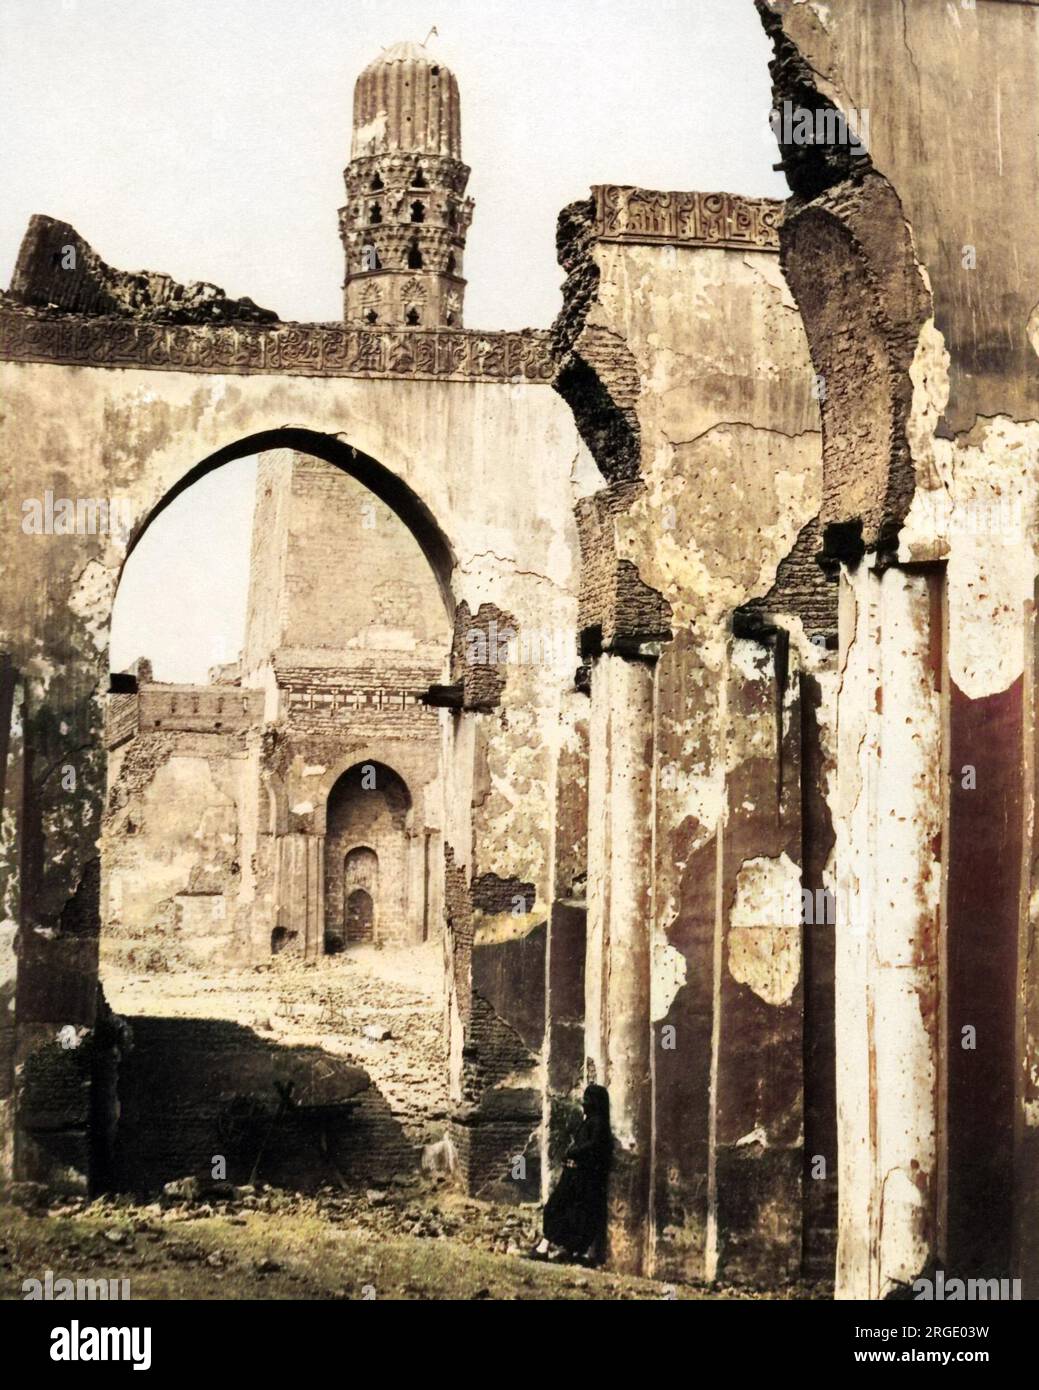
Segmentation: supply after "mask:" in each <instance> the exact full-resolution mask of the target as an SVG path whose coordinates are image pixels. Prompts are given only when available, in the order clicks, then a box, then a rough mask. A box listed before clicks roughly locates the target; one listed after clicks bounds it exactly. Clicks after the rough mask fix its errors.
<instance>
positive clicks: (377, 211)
mask: <svg viewBox="0 0 1039 1390" xmlns="http://www.w3.org/2000/svg"><path fill="white" fill-rule="evenodd" d="M368 221H369V223H370V224H371V225H372V226H373V227H374V226H376V225H377V224H378V223H380V222H381V221H382V207H381V206H380V205H379V204H378V203H372V205H371V208H370V209H369V212H368Z"/></svg>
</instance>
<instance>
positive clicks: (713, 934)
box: [555, 187, 836, 1282]
mask: <svg viewBox="0 0 1039 1390" xmlns="http://www.w3.org/2000/svg"><path fill="white" fill-rule="evenodd" d="M777 218H778V207H777V206H776V205H774V204H767V203H764V202H762V201H760V200H752V199H740V198H737V197H734V196H732V195H725V194H717V195H706V194H699V193H657V192H653V191H647V190H642V189H630V188H614V187H600V188H597V189H595V190H593V198H592V200H591V201H589V202H586V203H578V204H574V205H572V206H571V207H570V208H568V209H566V210H565V211H564V213H563V214H562V215H561V217H560V222H559V259H560V262H561V264H562V265H563V266H564V267H565V268H566V270H567V273H568V278H567V282H566V286H565V290H564V300H565V302H564V309H563V312H562V314H561V316H560V318H559V320H558V321H557V324H556V330H555V331H556V350H557V358H558V361H559V372H558V375H557V379H556V386H557V389H558V390H559V391H560V392H561V394H562V395H563V396H564V398H565V399H566V400H567V402H568V404H570V405H571V408H572V409H573V410H574V414H575V419H576V420H577V422H578V425H579V428H581V429H582V433H583V435H584V437H585V439H586V441H587V442H589V444H590V445H591V446H592V448H593V452H594V456H595V459H596V463H597V465H598V467H599V471H600V473H601V475H602V477H603V479H604V481H605V486H603V487H601V488H600V490H599V491H598V492H597V493H596V494H595V495H594V496H593V497H590V498H587V499H585V500H584V501H582V502H581V503H580V505H579V508H578V527H579V535H580V537H581V551H582V579H581V589H580V598H581V612H580V618H579V627H580V632H581V640H582V644H583V649H584V651H585V653H586V654H587V655H588V657H589V658H590V661H591V712H590V716H589V809H590V817H591V820H590V824H589V845H588V853H589V872H588V922H587V948H586V949H587V969H586V976H585V1052H586V1069H585V1070H586V1079H588V1080H592V1079H595V1080H598V1081H601V1082H604V1083H605V1084H606V1085H607V1087H608V1088H609V1089H610V1093H611V1103H612V1107H613V1110H612V1113H613V1117H614V1128H615V1133H616V1137H617V1151H616V1159H615V1169H614V1179H613V1193H612V1196H611V1213H612V1214H611V1248H612V1250H613V1254H614V1258H615V1259H618V1260H619V1261H621V1262H623V1263H626V1264H627V1265H629V1266H630V1267H634V1268H639V1267H647V1266H648V1267H652V1268H654V1269H655V1270H657V1271H658V1272H660V1273H665V1274H666V1273H674V1274H676V1275H680V1274H682V1273H685V1274H689V1273H695V1274H696V1275H698V1276H700V1277H703V1276H706V1277H708V1278H713V1277H716V1276H717V1277H725V1278H732V1279H741V1280H747V1281H751V1282H753V1281H755V1280H766V1279H774V1278H775V1277H776V1274H777V1270H778V1271H782V1272H783V1273H784V1274H788V1275H792V1274H795V1273H797V1272H798V1271H799V1270H800V1268H801V1261H802V1237H803V1206H802V1201H803V1197H802V1181H803V1168H804V1163H805V1155H804V1151H803V1140H802V1117H803V1084H802V1046H803V1039H804V1009H805V1007H806V1001H808V1000H811V1001H812V1007H820V1006H821V1007H823V1008H825V1007H826V995H825V989H822V990H819V989H815V988H814V982H813V987H812V988H810V989H808V988H806V982H805V980H804V978H803V975H802V964H801V961H802V921H801V912H800V908H801V898H800V887H801V871H802V863H803V860H804V857H805V846H804V843H803V840H804V827H805V817H804V816H803V813H802V802H803V793H802V785H801V765H802V753H801V741H802V740H801V724H802V716H801V709H800V701H801V689H802V682H803V681H805V680H807V681H812V680H815V681H818V682H820V686H819V688H820V689H826V688H827V682H828V681H829V679H830V677H829V668H830V667H831V666H832V662H833V658H832V657H830V656H828V655H827V646H826V638H827V635H829V636H831V637H832V636H833V634H834V633H835V629H836V613H835V594H834V589H833V586H832V585H828V584H827V583H826V578H825V576H824V575H823V574H822V572H821V571H819V570H818V567H817V566H816V565H815V564H814V555H811V553H810V547H809V543H808V540H807V539H806V538H807V537H809V536H811V535H812V534H815V533H817V531H818V525H819V523H818V520H817V518H818V513H819V510H820V505H821V501H822V486H821V485H822V477H821V467H820V440H819V433H818V429H819V418H818V409H817V404H816V400H815V399H814V398H813V378H812V372H811V368H810V362H809V357H808V351H807V344H806V342H805V339H804V333H803V329H802V327H801V324H800V321H799V318H798V315H797V311H796V307H795V305H794V302H793V300H792V298H791V296H790V293H789V291H788V289H787V288H786V285H785V284H784V281H783V278H782V276H781V274H780V271H779V266H778V254H777V252H778V242H777V237H776V221H777ZM812 639H815V640H814V641H813V640H812ZM817 703H821V705H822V706H825V703H826V701H825V697H823V698H822V700H821V702H817ZM822 717H823V718H824V719H825V718H826V717H828V716H827V714H826V713H823V715H822ZM640 769H641V770H640ZM809 799H810V800H811V802H812V807H813V810H814V811H815V812H816V814H815V816H814V819H810V820H809V822H808V823H809V824H810V825H812V826H816V825H818V826H819V827H820V828H822V833H823V834H824V835H825V828H824V827H825V821H826V812H825V805H824V803H822V801H821V794H820V795H818V796H815V797H814V798H812V797H810V798H809ZM823 857H825V853H824V856H823ZM821 963H822V962H821V961H820V960H819V959H818V958H817V965H819V964H821ZM824 1026H825V1024H822V1027H824ZM650 1027H651V1031H650ZM643 1040H648V1041H643ZM830 1156H831V1157H832V1156H833V1155H832V1145H831V1146H830ZM829 1180H830V1182H831V1183H832V1181H833V1176H832V1173H831V1174H830V1177H829Z"/></svg>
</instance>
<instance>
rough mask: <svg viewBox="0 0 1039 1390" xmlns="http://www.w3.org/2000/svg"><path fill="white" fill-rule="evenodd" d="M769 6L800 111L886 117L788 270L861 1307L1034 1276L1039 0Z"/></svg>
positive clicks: (833, 173) (810, 207) (846, 1148)
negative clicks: (829, 728)
mask: <svg viewBox="0 0 1039 1390" xmlns="http://www.w3.org/2000/svg"><path fill="white" fill-rule="evenodd" d="M758 10H759V12H760V14H761V16H762V19H763V22H764V24H765V27H766V29H767V30H768V32H769V33H770V35H771V36H772V39H773V43H774V48H775V58H774V61H773V63H772V74H773V82H774V87H775V96H776V105H777V107H780V106H781V105H782V103H784V102H791V103H796V104H800V105H802V106H804V107H806V108H818V107H826V108H837V109H840V110H841V111H842V112H845V113H850V112H852V111H856V112H859V113H862V112H865V113H866V114H867V117H871V119H870V120H869V128H870V138H869V142H868V151H867V152H866V153H865V155H864V156H863V157H860V158H858V159H856V160H854V161H849V160H848V159H847V157H846V156H847V152H846V151H844V152H841V151H837V150H834V149H833V148H832V142H831V143H829V144H824V145H822V146H815V147H804V148H802V149H800V150H799V151H795V150H793V149H792V148H789V144H788V147H787V148H784V150H783V158H784V164H785V165H786V166H787V168H788V170H790V171H791V173H792V177H791V178H790V182H791V187H792V189H793V194H794V196H793V197H792V198H791V200H790V202H789V204H788V206H787V210H786V213H785V217H784V223H783V229H782V248H783V265H784V269H785V272H786V275H787V278H788V280H789V281H790V284H791V287H792V289H793V290H794V293H795V295H796V297H797V300H798V304H799V307H800V309H801V312H802V314H803V316H804V320H805V326H806V331H807V334H808V338H809V342H810V344H811V349H812V356H813V363H814V366H815V369H816V370H817V371H818V372H819V374H820V376H821V377H822V379H823V381H824V383H825V389H826V400H825V402H824V406H823V435H824V475H825V483H824V499H825V500H824V511H823V520H824V524H825V544H826V549H827V550H828V552H829V553H830V554H831V555H832V556H833V557H834V558H835V559H837V560H839V561H840V562H841V564H840V574H841V581H840V582H841V590H842V597H841V624H840V627H841V633H840V670H841V680H840V687H839V695H838V708H839V728H840V743H839V747H838V752H837V798H836V804H837V807H838V815H837V817H836V851H835V857H836V864H837V876H838V885H839V887H838V906H839V908H841V909H842V912H841V915H840V916H839V919H838V937H837V963H836V975H837V1016H838V1043H839V1058H838V1062H839V1066H838V1072H837V1078H838V1109H839V1115H840V1124H841V1133H840V1151H841V1155H842V1157H841V1181H840V1218H839V1219H840V1243H839V1258H838V1265H837V1288H838V1294H839V1295H841V1296H850V1297H883V1296H886V1295H888V1294H890V1293H892V1292H893V1291H896V1290H897V1289H898V1287H899V1286H901V1285H903V1284H905V1283H907V1282H910V1281H911V1280H912V1279H913V1278H915V1277H916V1275H917V1274H919V1273H920V1272H921V1271H923V1270H930V1269H933V1267H934V1266H935V1265H936V1264H939V1265H941V1266H943V1267H944V1269H945V1270H946V1273H947V1277H952V1276H961V1275H971V1274H979V1275H980V1274H983V1275H984V1276H986V1277H990V1276H995V1275H1000V1274H1008V1273H1011V1272H1012V1273H1013V1274H1015V1275H1018V1276H1020V1277H1022V1278H1023V1280H1024V1283H1025V1287H1026V1289H1027V1284H1028V1279H1029V1278H1030V1277H1031V1278H1033V1279H1034V1278H1035V1277H1036V1271H1037V1270H1039V1263H1037V1260H1039V1253H1037V1252H1039V1247H1037V1245H1036V1240H1035V1231H1036V1229H1037V1226H1036V1211H1037V1200H1039V1199H1037V1195H1036V1194H1037V1193H1039V1164H1037V1155H1039V1144H1037V1143H1036V1134H1037V1130H1036V1126H1035V1113H1036V1095H1037V1092H1036V1087H1035V1077H1036V1075H1037V1069H1036V1060H1035V1059H1036V1055H1037V1053H1036V1033H1037V1028H1036V1019H1037V1008H1036V1002H1035V1001H1036V998H1037V989H1036V980H1035V976H1034V967H1033V964H1032V962H1034V959H1035V949H1034V937H1035V924H1034V920H1033V919H1034V913H1033V912H1032V911H1031V910H1030V908H1029V907H1028V905H1027V904H1028V901H1029V894H1030V888H1029V887H1028V886H1026V888H1025V890H1024V894H1023V895H1022V892H1021V883H1022V882H1024V883H1025V884H1026V885H1030V884H1031V883H1032V881H1033V879H1034V851H1033V847H1032V837H1033V835H1034V797H1035V789H1034V728H1035V716H1034V697H1033V693H1032V691H1033V684H1034V673H1033V671H1032V663H1031V660H1030V658H1028V657H1026V655H1025V654H1026V653H1028V652H1031V651H1032V650H1033V649H1034V612H1035V603H1034V598H1035V579H1036V573H1037V559H1036V550H1035V539H1034V538H1035V535H1036V525H1037V518H1036V512H1035V508H1036V469H1037V453H1039V373H1037V372H1036V364H1035V350H1036V335H1035V304H1036V302H1037V299H1039V249H1037V246H1036V241H1035V237H1034V235H1033V234H1032V229H1031V220H1030V219H1031V207H1032V203H1033V201H1034V190H1035V187H1036V185H1037V182H1039V155H1037V144H1036V139H1035V134H1036V112H1035V105H1034V99H1033V98H1034V92H1035V90H1036V82H1037V77H1039V56H1037V55H1039V45H1037V25H1039V12H1037V10H1036V8H1035V6H1033V5H1030V4H1003V3H995V2H994V0H979V3H978V4H977V5H974V6H970V7H963V6H956V5H946V4H943V3H940V0H920V3H914V4H912V5H906V4H905V3H903V0H876V3H874V2H873V0H870V2H869V3H866V2H865V0H851V3H848V4H843V5H840V6H827V7H822V6H786V5H780V4H778V3H770V0H758ZM925 55H926V60H925ZM994 63H995V64H997V65H998V67H999V70H1000V74H1001V78H1000V82H999V83H998V84H996V85H993V84H992V83H991V82H990V81H987V80H986V77H985V73H986V72H991V71H992V65H993V64H994ZM954 89H955V90H969V91H971V93H972V100H971V101H970V102H969V103H967V102H956V101H950V99H949V93H950V91H951V90H954ZM997 208H998V213H996V212H994V209H997ZM907 728H909V729H912V731H913V733H912V741H911V743H909V744H907V742H906V738H905V735H906V730H907ZM895 826H897V827H898V829H897V833H893V828H894V827H895ZM996 865H998V869H997V868H996V867H995V866H996Z"/></svg>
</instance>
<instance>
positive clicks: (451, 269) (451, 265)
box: [445, 251, 455, 275]
mask: <svg viewBox="0 0 1039 1390" xmlns="http://www.w3.org/2000/svg"><path fill="white" fill-rule="evenodd" d="M445 269H446V270H447V273H448V275H453V274H454V273H455V253H454V252H453V251H451V252H449V253H448V257H447V266H446V267H445Z"/></svg>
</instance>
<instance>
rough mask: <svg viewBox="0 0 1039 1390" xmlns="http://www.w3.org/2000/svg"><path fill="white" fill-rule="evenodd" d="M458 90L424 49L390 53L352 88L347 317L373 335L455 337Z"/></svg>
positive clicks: (461, 241)
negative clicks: (446, 333)
mask: <svg viewBox="0 0 1039 1390" xmlns="http://www.w3.org/2000/svg"><path fill="white" fill-rule="evenodd" d="M459 111H460V103H459V100H458V83H457V82H456V81H455V79H454V75H453V73H451V72H450V71H449V70H448V69H447V68H446V67H445V66H444V65H443V63H439V62H437V61H436V60H435V59H434V58H433V57H432V55H431V54H429V53H427V52H426V50H425V49H424V48H423V47H422V45H421V44H417V43H395V44H394V45H393V47H392V48H387V49H384V50H383V53H382V56H381V57H379V58H377V59H376V60H375V62H374V63H369V64H368V66H367V67H366V68H365V70H364V71H363V72H362V73H361V75H360V77H359V78H358V79H357V84H356V86H355V87H354V134H353V144H352V146H351V154H350V163H349V164H348V165H347V166H346V168H345V169H344V171H343V175H344V179H345V182H346V204H345V206H343V207H341V208H340V209H339V235H340V237H341V238H342V241H343V250H344V251H345V252H346V277H345V279H344V281H343V316H344V318H345V320H346V322H347V323H349V324H356V325H364V326H366V327H369V328H425V329H430V328H461V327H462V300H463V298H464V295H465V278H464V276H463V273H462V258H463V256H464V254H465V237H466V232H467V231H468V228H469V220H470V218H471V217H472V215H473V200H472V199H471V198H467V197H466V195H465V190H466V185H467V184H468V182H469V170H468V168H467V167H466V165H464V164H463V163H462V158H461V155H462V142H461V139H460V137H459V127H460V120H459Z"/></svg>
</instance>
